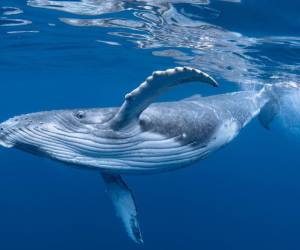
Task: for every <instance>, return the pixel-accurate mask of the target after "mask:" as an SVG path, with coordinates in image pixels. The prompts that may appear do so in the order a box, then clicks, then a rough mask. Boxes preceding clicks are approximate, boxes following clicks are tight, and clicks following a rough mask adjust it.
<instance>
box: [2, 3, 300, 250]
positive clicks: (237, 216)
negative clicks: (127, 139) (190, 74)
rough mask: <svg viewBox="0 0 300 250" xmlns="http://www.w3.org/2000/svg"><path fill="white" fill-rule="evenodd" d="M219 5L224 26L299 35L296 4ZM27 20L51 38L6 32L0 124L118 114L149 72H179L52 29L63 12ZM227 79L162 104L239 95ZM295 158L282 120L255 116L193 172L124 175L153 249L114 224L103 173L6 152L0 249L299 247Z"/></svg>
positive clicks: (135, 52) (80, 31)
mask: <svg viewBox="0 0 300 250" xmlns="http://www.w3.org/2000/svg"><path fill="white" fill-rule="evenodd" d="M12 2H13V4H14V6H18V5H19V7H21V8H25V3H23V4H22V3H20V2H21V1H4V6H5V4H6V5H8V4H10V5H12ZM213 7H215V8H218V9H219V10H220V11H224V12H225V13H226V15H223V16H222V17H220V18H219V19H217V20H212V23H214V22H216V24H217V25H221V26H222V25H223V26H224V27H225V28H227V29H232V30H235V31H238V32H244V33H245V34H273V35H275V34H279V35H293V36H297V35H299V18H298V14H299V13H298V12H299V4H298V1H296V0H295V1H274V2H273V1H272V3H271V1H253V0H252V1H251V0H249V1H245V2H244V3H241V4H229V3H224V2H214V3H213ZM186 8H191V6H186ZM254 12H255V13H256V14H253V13H254ZM25 14H26V15H27V16H31V17H33V18H34V20H35V23H34V25H36V26H37V27H40V29H42V30H43V29H44V31H45V32H41V35H39V36H35V37H34V38H33V37H31V36H23V35H22V34H20V35H16V36H13V37H12V38H10V37H9V36H8V35H7V34H6V31H7V30H8V29H10V28H9V27H0V36H1V37H4V38H5V39H3V40H2V38H1V40H0V75H1V84H0V91H1V98H0V120H1V121H2V120H5V119H7V118H9V117H11V116H14V115H18V114H22V113H30V112H35V111H40V110H52V109H60V108H75V107H102V106H119V105H120V104H121V103H122V100H123V96H124V94H125V93H126V92H128V91H129V90H131V89H133V88H134V87H135V86H136V85H137V84H138V83H140V82H142V81H143V80H144V78H145V77H147V76H148V75H149V74H150V73H151V72H152V71H153V70H155V69H165V68H169V67H173V66H176V62H174V61H173V60H172V59H170V58H165V57H154V56H153V55H152V54H151V50H139V49H137V48H135V47H134V46H133V45H132V44H130V43H127V42H124V41H122V40H121V38H120V41H121V42H122V44H123V46H109V45H104V44H98V43H94V42H93V40H92V39H91V38H93V37H94V36H96V35H97V37H98V38H99V39H101V38H102V39H104V40H105V38H106V33H104V32H102V33H101V30H99V29H97V28H89V29H86V28H79V27H69V26H67V25H64V24H60V25H58V26H57V27H56V28H55V29H51V27H48V26H45V25H44V22H45V20H47V22H51V20H52V19H53V20H56V18H57V16H59V15H62V14H61V13H57V12H54V13H53V12H51V11H49V10H42V9H32V8H26V12H25V13H24V15H25ZM26 15H25V17H26ZM66 15H67V14H66ZM226 16H228V17H226ZM232 16H235V17H236V18H238V19H236V20H239V21H238V22H234V21H233V20H231V18H232ZM297 18H298V19H297ZM43 25H44V26H43ZM295 53H298V54H296V55H294V58H295V57H299V56H300V52H299V50H298V52H295ZM292 63H294V62H292ZM219 80H220V84H221V87H220V89H219V90H208V89H206V88H202V87H199V86H198V85H196V84H191V85H189V86H185V87H180V88H178V89H175V90H174V91H172V92H171V93H168V94H167V95H166V96H164V98H163V99H164V100H176V99H180V98H182V97H186V96H189V95H191V94H194V93H195V92H204V93H207V94H213V93H216V94H217V93H221V92H226V91H231V90H233V89H236V87H235V86H233V85H231V84H229V83H227V82H226V81H225V80H222V79H219ZM299 152H300V142H299V137H297V135H295V134H291V133H289V132H288V131H286V130H285V129H284V128H283V127H282V125H281V124H280V123H279V122H275V123H274V124H273V126H272V130H271V131H266V130H264V129H263V128H262V127H261V126H260V125H259V123H258V122H257V120H256V119H254V120H253V121H252V123H251V124H250V125H249V126H247V127H246V128H245V129H244V130H243V131H242V132H241V133H240V135H239V136H238V138H237V139H235V140H234V141H233V142H232V143H231V144H230V145H228V146H227V147H225V148H224V149H222V150H220V151H219V152H217V153H215V154H213V155H211V156H210V157H209V158H208V159H206V160H204V161H202V162H199V163H197V164H195V165H194V166H192V167H189V168H186V169H183V170H180V171H176V172H170V173H166V174H161V175H151V176H128V177H126V179H127V180H128V183H129V185H130V186H131V187H132V189H133V190H134V192H135V195H136V200H137V203H138V208H139V217H140V223H141V227H142V231H143V235H144V241H145V244H144V245H142V246H137V245H135V244H134V243H132V242H131V241H130V240H129V239H128V237H127V235H126V233H125V232H124V230H123V228H122V226H121V224H120V222H119V221H118V219H117V218H116V217H115V215H114V211H113V210H112V206H111V204H110V201H109V199H108V197H107V196H106V194H105V192H104V185H103V183H102V180H101V178H100V175H99V174H98V173H97V171H88V170H83V169H76V168H75V169H74V168H69V167H66V166H63V165H61V164H59V163H55V162H52V161H49V160H46V159H42V158H37V157H35V156H31V155H28V154H26V153H23V152H19V151H17V150H7V149H1V150H0V249H3V250H10V249H11V250H13V249H14V250H15V249H30V250H35V249H36V250H41V249H43V250H47V249H49V250H50V249H51V250H53V249H56V250H62V249H64V250H66V249H72V250H76V249H88V250H94V249H95V250H96V249H97V250H98V249H124V250H125V249H145V250H146V249H149V250H150V249H151V250H153V249H157V250H166V249H172V250H176V249H178V250H179V249H180V250H181V249H189V250H198V249H203V250H214V249H216V250H217V249H218V250H219V249H222V250H227V249H228V250H240V249H243V250H248V249H249V250H253V249H257V250H266V249H272V250H274V249H280V250H282V249H285V250H294V249H299V247H300V239H299V227H300V183H299V180H300V168H299V167H300V164H299Z"/></svg>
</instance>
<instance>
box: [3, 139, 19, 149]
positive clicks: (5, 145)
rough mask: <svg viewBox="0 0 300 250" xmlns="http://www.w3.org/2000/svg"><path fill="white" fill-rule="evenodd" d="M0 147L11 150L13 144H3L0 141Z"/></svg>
mask: <svg viewBox="0 0 300 250" xmlns="http://www.w3.org/2000/svg"><path fill="white" fill-rule="evenodd" d="M0 146H2V147H4V148H12V147H14V146H15V145H14V143H9V142H5V141H2V140H1V139H0Z"/></svg>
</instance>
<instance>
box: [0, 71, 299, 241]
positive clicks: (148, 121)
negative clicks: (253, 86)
mask: <svg viewBox="0 0 300 250" xmlns="http://www.w3.org/2000/svg"><path fill="white" fill-rule="evenodd" d="M193 81H198V82H201V83H204V84H207V85H210V86H212V87H217V86H218V83H217V82H216V81H215V80H214V79H213V78H212V77H211V76H209V75H208V74H206V73H205V72H203V71H201V70H198V69H195V68H190V67H176V68H173V69H168V70H165V71H155V72H154V73H153V74H152V75H151V76H149V77H148V78H147V79H146V80H145V81H144V82H143V83H142V84H141V85H140V86H139V87H137V88H136V89H134V90H133V91H131V92H130V93H128V94H127V95H126V96H125V100H124V102H123V104H122V105H121V107H119V108H117V107H116V108H94V109H75V110H56V111H48V112H38V113H32V114H26V115H21V116H17V117H14V118H11V119H9V120H7V121H5V122H3V123H1V124H0V145H1V146H3V147H6V148H11V147H15V148H17V149H21V150H24V151H27V152H30V153H33V154H36V155H40V156H44V157H48V158H51V159H53V160H56V161H60V162H63V163H66V164H68V165H74V166H81V167H87V168H93V169H95V170H97V171H98V172H99V173H100V174H101V175H102V177H103V180H104V182H105V184H106V189H107V193H108V194H109V196H110V198H111V201H112V203H113V206H114V209H115V211H116V214H117V216H118V217H120V219H121V220H122V222H123V224H124V226H125V229H126V231H127V233H128V235H129V237H130V238H131V239H132V240H133V241H135V242H136V243H142V242H143V238H142V234H141V230H140V226H139V222H138V212H137V208H136V203H135V199H134V196H133V193H132V191H131V190H130V189H129V187H128V186H127V184H126V182H125V181H124V180H123V178H122V175H123V174H152V173H160V172H165V171H171V170H175V169H179V168H182V167H186V166H188V165H191V164H192V163H194V162H197V161H199V160H201V159H203V158H205V157H207V156H208V155H209V154H210V153H212V152H214V151H216V150H217V149H219V148H221V147H223V146H224V145H226V144H227V143H229V142H230V141H231V140H233V139H234V138H235V137H236V136H237V135H238V133H239V132H240V130H241V129H242V128H243V127H245V126H246V125H247V124H248V123H249V122H250V121H251V120H252V119H253V118H254V117H256V116H258V118H259V121H260V122H261V124H262V125H263V126H264V127H265V128H269V123H270V122H271V121H272V120H273V119H274V117H275V116H276V114H277V113H278V110H279V98H280V96H281V95H282V94H283V93H285V92H286V91H289V90H292V89H297V90H298V89H299V87H298V85H296V84H293V83H282V84H273V85H270V84H265V85H263V87H261V88H260V89H258V90H249V91H238V92H232V93H226V94H219V95H213V96H200V95H195V96H192V97H190V98H186V99H183V100H180V101H174V102H157V103H155V99H156V98H157V97H158V96H160V95H162V94H163V93H165V92H166V91H168V90H169V89H171V88H172V87H174V86H177V85H179V84H185V83H188V82H193Z"/></svg>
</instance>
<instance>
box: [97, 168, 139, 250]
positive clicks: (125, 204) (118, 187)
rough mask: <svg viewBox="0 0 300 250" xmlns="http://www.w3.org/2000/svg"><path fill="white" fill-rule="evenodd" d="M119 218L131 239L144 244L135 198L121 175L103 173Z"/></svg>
mask: <svg viewBox="0 0 300 250" xmlns="http://www.w3.org/2000/svg"><path fill="white" fill-rule="evenodd" d="M102 177H103V179H104V182H105V184H106V189H107V193H108V194H109V196H110V198H111V200H112V202H113V205H114V208H115V210H116V213H117V216H118V217H120V219H121V220H122V222H123V224H124V226H125V229H126V231H127V233H128V235H129V237H130V238H131V239H132V240H134V241H135V242H136V243H139V244H141V243H143V238H142V234H141V231H140V226H139V223H138V219H137V209H136V205H135V200H134V196H133V194H132V192H131V190H130V189H129V188H128V186H127V185H126V183H125V182H124V180H123V179H122V177H121V176H120V175H114V174H107V173H102Z"/></svg>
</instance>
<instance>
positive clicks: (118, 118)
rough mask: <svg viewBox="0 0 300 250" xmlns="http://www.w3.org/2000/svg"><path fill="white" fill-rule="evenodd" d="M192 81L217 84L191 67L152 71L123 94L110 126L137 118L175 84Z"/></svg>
mask: <svg viewBox="0 0 300 250" xmlns="http://www.w3.org/2000/svg"><path fill="white" fill-rule="evenodd" d="M193 81H200V82H204V83H208V84H210V85H212V86H214V87H217V86H218V83H217V82H216V80H214V79H213V78H212V77H211V76H209V75H208V74H207V73H205V72H203V71H201V70H199V69H195V68H191V67H176V68H173V69H168V70H165V71H155V72H153V74H152V75H151V76H149V77H148V78H147V79H146V80H145V81H144V82H143V83H142V84H141V85H140V86H139V87H137V88H136V89H134V90H133V91H132V92H130V93H128V94H127V95H126V96H125V101H124V103H123V104H122V106H121V107H120V109H119V111H118V112H117V114H116V115H115V117H114V118H113V119H112V120H111V127H112V128H113V129H119V128H122V127H125V126H126V125H128V124H129V123H131V122H132V121H134V120H137V118H138V117H139V115H140V114H141V113H142V112H143V111H144V110H145V109H146V108H147V107H148V106H149V105H150V104H151V103H152V102H154V100H155V99H156V97H158V96H160V95H161V94H163V93H164V92H166V91H168V90H169V89H170V88H172V87H174V86H176V85H179V84H183V83H188V82H193Z"/></svg>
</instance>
